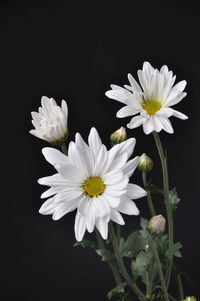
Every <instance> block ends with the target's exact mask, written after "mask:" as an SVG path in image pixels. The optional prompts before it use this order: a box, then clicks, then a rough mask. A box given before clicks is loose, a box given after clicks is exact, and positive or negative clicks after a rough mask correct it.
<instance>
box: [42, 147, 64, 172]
mask: <svg viewBox="0 0 200 301" xmlns="http://www.w3.org/2000/svg"><path fill="white" fill-rule="evenodd" d="M42 153H43V155H44V157H45V159H46V160H47V161H48V162H49V163H50V164H52V165H53V166H55V168H56V165H62V164H69V160H68V157H67V156H66V155H64V154H63V153H61V152H60V151H59V150H57V149H55V148H52V147H44V148H43V149H42Z"/></svg>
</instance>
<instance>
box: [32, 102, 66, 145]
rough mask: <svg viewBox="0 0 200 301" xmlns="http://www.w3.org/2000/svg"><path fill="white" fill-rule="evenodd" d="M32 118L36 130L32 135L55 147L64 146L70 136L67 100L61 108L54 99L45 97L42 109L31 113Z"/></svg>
mask: <svg viewBox="0 0 200 301" xmlns="http://www.w3.org/2000/svg"><path fill="white" fill-rule="evenodd" d="M31 116H32V118H33V119H32V124H33V126H34V127H35V129H34V130H31V131H30V134H32V135H34V136H36V137H38V138H40V139H43V140H46V141H48V142H49V143H51V144H54V145H61V144H63V142H64V141H65V140H66V138H67V136H68V129H67V120H68V108H67V103H66V101H65V100H62V105H61V107H59V106H58V105H57V104H56V102H55V100H54V99H53V98H48V97H46V96H43V97H42V99H41V107H39V109H38V112H31Z"/></svg>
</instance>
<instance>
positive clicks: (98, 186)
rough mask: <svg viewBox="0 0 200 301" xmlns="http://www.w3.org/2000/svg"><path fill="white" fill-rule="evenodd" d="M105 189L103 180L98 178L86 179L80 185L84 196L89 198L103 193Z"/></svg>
mask: <svg viewBox="0 0 200 301" xmlns="http://www.w3.org/2000/svg"><path fill="white" fill-rule="evenodd" d="M105 187H106V185H105V184H104V182H103V180H102V179H101V178H99V177H91V178H88V179H87V180H85V182H84V183H83V185H82V188H83V190H84V192H85V194H86V195H88V196H89V197H91V198H92V197H94V196H98V195H101V194H102V193H104V191H105Z"/></svg>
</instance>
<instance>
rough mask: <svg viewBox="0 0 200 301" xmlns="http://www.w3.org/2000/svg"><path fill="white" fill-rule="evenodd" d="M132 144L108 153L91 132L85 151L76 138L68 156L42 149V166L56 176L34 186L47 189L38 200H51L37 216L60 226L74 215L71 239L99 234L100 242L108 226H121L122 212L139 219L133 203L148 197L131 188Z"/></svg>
mask: <svg viewBox="0 0 200 301" xmlns="http://www.w3.org/2000/svg"><path fill="white" fill-rule="evenodd" d="M135 142H136V140H135V138H130V139H128V140H126V141H125V142H122V143H120V144H117V145H115V146H114V147H112V148H111V149H110V150H109V151H108V150H107V149H106V147H105V145H103V144H102V142H101V139H100V137H99V135H98V133H97V130H96V129H95V128H92V129H91V131H90V134H89V137H88V144H89V145H87V144H86V143H85V142H84V140H83V139H82V137H81V135H80V134H79V133H77V134H76V139H75V142H70V144H69V149H68V156H66V155H64V154H63V153H61V152H60V151H58V150H56V149H54V148H50V147H48V148H43V150H42V152H43V154H44V156H45V158H46V160H47V161H48V162H49V163H51V164H52V165H53V166H54V167H55V169H56V170H57V173H56V174H54V175H52V176H49V177H44V178H41V179H39V180H38V182H39V184H42V185H47V186H50V187H51V188H50V189H48V190H47V191H45V192H44V193H43V194H42V195H41V198H46V197H50V198H49V199H48V200H47V201H46V202H45V203H44V204H43V205H42V207H41V208H40V210H39V212H40V213H41V214H50V215H53V219H54V220H58V219H60V218H61V217H63V216H64V215H65V214H67V213H68V212H71V211H73V210H75V209H77V213H76V218H75V236H76V240H77V241H81V240H82V239H83V236H84V233H85V231H86V230H87V231H88V232H90V233H91V232H92V231H93V230H94V227H95V226H96V228H97V229H98V231H99V232H100V234H101V235H102V237H103V238H104V239H107V236H108V222H109V221H110V220H112V221H114V222H116V223H118V224H120V225H123V224H124V220H123V218H122V216H121V214H120V212H122V213H125V214H128V215H138V214H139V210H138V208H137V207H136V205H135V203H134V202H133V201H132V199H138V198H141V197H143V196H145V195H146V192H145V190H144V189H142V188H141V187H139V186H138V185H135V184H130V183H129V177H130V176H131V175H132V174H133V172H134V170H135V168H136V167H137V164H138V159H139V158H138V157H135V158H134V159H132V160H129V161H128V162H127V160H128V159H129V158H130V156H131V154H132V152H133V150H134V146H135Z"/></svg>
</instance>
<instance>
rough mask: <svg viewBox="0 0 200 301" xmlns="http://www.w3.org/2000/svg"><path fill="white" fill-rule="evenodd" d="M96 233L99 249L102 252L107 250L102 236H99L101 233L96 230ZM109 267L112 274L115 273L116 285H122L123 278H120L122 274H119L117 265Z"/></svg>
mask: <svg viewBox="0 0 200 301" xmlns="http://www.w3.org/2000/svg"><path fill="white" fill-rule="evenodd" d="M95 232H96V236H97V241H98V244H99V248H100V249H101V250H106V247H105V244H104V241H103V239H102V237H101V235H100V234H99V232H98V231H97V230H96V229H95ZM109 266H110V268H111V270H112V273H113V276H114V278H115V282H116V284H117V285H120V284H121V283H122V281H121V277H120V274H119V271H118V269H117V267H116V266H115V265H112V264H109Z"/></svg>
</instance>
